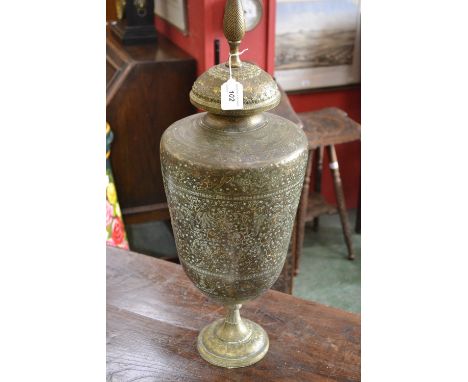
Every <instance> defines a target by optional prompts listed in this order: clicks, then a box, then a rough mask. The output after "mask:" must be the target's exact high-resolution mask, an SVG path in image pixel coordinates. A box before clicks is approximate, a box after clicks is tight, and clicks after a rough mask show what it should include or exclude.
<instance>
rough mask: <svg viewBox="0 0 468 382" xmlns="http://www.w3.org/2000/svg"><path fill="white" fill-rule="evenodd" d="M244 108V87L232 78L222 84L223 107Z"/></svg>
mask: <svg viewBox="0 0 468 382" xmlns="http://www.w3.org/2000/svg"><path fill="white" fill-rule="evenodd" d="M243 108H244V87H243V86H242V84H241V83H240V82H237V81H236V80H235V79H233V78H230V79H229V80H227V81H226V82H225V83H224V84H222V85H221V109H222V110H242V109H243Z"/></svg>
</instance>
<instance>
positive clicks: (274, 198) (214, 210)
mask: <svg viewBox="0 0 468 382" xmlns="http://www.w3.org/2000/svg"><path fill="white" fill-rule="evenodd" d="M244 33H245V22H244V16H243V11H242V5H241V0H228V1H227V3H226V9H225V15H224V34H225V36H226V38H227V40H228V42H229V45H230V49H231V54H232V77H233V78H234V79H235V80H236V81H238V82H240V83H241V84H242V85H243V87H244V92H243V108H242V109H241V110H223V109H222V108H221V102H220V89H221V85H222V84H223V83H225V82H226V81H227V80H228V79H229V78H230V76H229V65H228V64H227V63H223V64H220V65H217V66H214V67H212V68H210V69H209V70H208V71H207V72H205V73H203V74H202V75H201V76H200V77H199V78H198V79H197V80H196V82H195V83H194V85H193V88H192V91H191V92H190V100H191V102H192V104H193V105H195V106H196V107H198V108H199V109H202V110H206V111H207V112H205V113H199V114H196V115H193V116H190V117H187V118H184V119H182V120H180V121H177V122H175V123H174V124H172V125H171V126H170V127H169V128H168V129H167V130H166V131H165V133H164V134H163V136H162V138H161V166H162V173H163V178H164V186H165V191H166V195H167V200H168V205H169V210H170V214H171V220H172V226H173V229H174V236H175V240H176V246H177V252H178V255H179V259H180V263H181V264H182V266H183V268H184V270H185V272H186V274H187V275H188V277H189V278H190V279H191V280H192V282H193V283H194V284H195V285H196V286H197V287H198V288H199V289H200V290H201V291H202V292H203V293H205V294H206V295H207V296H209V297H210V298H212V299H213V300H215V301H216V302H218V303H220V304H222V305H224V306H225V307H226V308H227V315H226V317H225V318H224V319H220V320H217V321H215V322H213V323H211V324H209V325H208V326H206V327H205V328H204V329H203V330H202V331H201V332H200V334H199V336H198V342H197V347H198V351H199V353H200V355H201V356H202V357H203V358H204V359H205V360H207V361H208V362H210V363H212V364H214V365H218V366H223V367H228V368H234V367H242V366H248V365H251V364H253V363H255V362H257V361H259V360H260V359H262V358H263V357H264V356H265V354H266V353H267V351H268V347H269V340H268V335H267V333H266V332H265V330H264V329H263V328H262V327H261V326H260V325H258V324H256V323H255V322H252V321H250V320H247V319H242V318H241V317H240V314H239V309H240V307H241V305H242V304H244V303H245V302H247V301H249V300H252V299H254V298H256V297H257V296H259V295H260V294H261V293H262V292H264V291H266V290H267V289H269V288H270V287H271V286H272V285H273V283H274V282H275V281H276V279H277V278H278V276H279V274H280V273H281V270H282V268H283V265H284V261H285V258H286V255H287V249H288V245H289V241H290V239H291V232H292V228H293V223H294V218H295V215H296V210H297V206H298V203H299V198H300V194H301V190H302V184H303V180H304V173H305V168H306V163H307V139H306V137H305V135H304V133H303V131H302V130H301V129H300V128H298V127H297V126H296V125H295V124H294V123H292V122H290V121H288V120H286V119H284V118H281V117H279V116H276V115H273V114H270V113H265V111H266V110H270V109H272V108H274V107H275V106H276V105H278V103H279V101H280V92H279V90H278V87H277V85H276V83H275V81H274V80H273V79H272V77H271V76H270V75H269V74H268V73H266V72H264V71H263V70H262V69H260V68H259V67H257V66H256V65H253V64H251V63H247V62H242V61H241V60H240V59H239V56H238V55H236V53H238V47H239V45H240V42H241V39H242V38H243V36H244Z"/></svg>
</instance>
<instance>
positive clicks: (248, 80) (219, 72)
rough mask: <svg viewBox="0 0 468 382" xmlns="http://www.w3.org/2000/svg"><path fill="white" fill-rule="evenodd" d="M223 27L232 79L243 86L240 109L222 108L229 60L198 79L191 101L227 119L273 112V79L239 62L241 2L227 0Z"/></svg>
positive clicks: (276, 100) (275, 99)
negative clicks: (268, 111)
mask: <svg viewBox="0 0 468 382" xmlns="http://www.w3.org/2000/svg"><path fill="white" fill-rule="evenodd" d="M223 27H224V35H225V36H226V39H227V40H228V43H229V47H230V57H231V59H230V61H231V68H232V78H233V79H234V80H236V81H237V82H239V83H241V84H242V85H243V108H242V109H239V110H223V109H222V108H221V85H223V84H224V83H225V82H226V81H228V80H229V79H230V78H231V76H230V72H229V61H228V62H226V63H224V64H220V65H216V66H213V67H211V68H210V69H208V71H206V72H205V73H203V74H202V75H201V76H200V77H198V78H197V80H196V81H195V83H194V84H193V87H192V90H191V92H190V102H192V104H193V105H194V106H196V107H198V108H199V109H202V110H206V111H208V112H210V113H213V114H219V115H226V116H242V115H251V114H256V113H259V112H262V111H266V110H270V109H273V108H274V107H275V106H276V105H278V103H279V102H280V98H281V94H280V92H279V89H278V86H277V85H276V82H275V80H274V79H273V78H272V77H271V76H270V75H269V74H268V73H267V72H265V71H264V70H262V69H261V68H259V67H258V66H257V65H254V64H251V63H248V62H242V61H241V60H240V58H239V45H240V43H241V40H242V38H243V37H244V35H245V20H244V11H243V9H242V2H241V0H227V2H226V8H225V11H224V22H223Z"/></svg>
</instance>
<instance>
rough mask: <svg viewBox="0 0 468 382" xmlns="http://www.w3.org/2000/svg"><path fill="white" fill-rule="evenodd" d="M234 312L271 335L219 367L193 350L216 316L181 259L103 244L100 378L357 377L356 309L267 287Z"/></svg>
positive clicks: (207, 381)
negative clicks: (253, 353) (265, 346)
mask: <svg viewBox="0 0 468 382" xmlns="http://www.w3.org/2000/svg"><path fill="white" fill-rule="evenodd" d="M241 313H242V314H243V315H244V317H247V318H250V319H253V320H255V321H256V322H258V323H259V324H261V325H262V326H263V328H265V330H266V331H267V332H268V335H269V337H270V350H269V352H268V354H267V355H266V356H265V358H264V359H263V360H261V361H260V362H258V363H257V364H255V365H253V366H250V367H247V368H240V369H223V368H219V367H216V366H212V365H210V364H208V363H207V362H205V361H204V360H203V359H202V358H200V356H199V355H198V353H197V350H196V338H197V335H198V331H199V330H200V329H201V328H202V327H203V326H204V325H206V324H208V323H209V322H211V321H213V320H214V319H216V318H219V317H221V316H222V308H221V307H220V306H217V305H215V304H213V303H211V302H210V301H209V300H208V299H207V298H206V297H205V296H204V295H202V294H201V293H200V292H199V291H198V290H197V289H196V288H195V286H194V285H193V284H192V283H191V282H190V281H189V279H188V278H187V277H186V276H185V274H184V273H183V270H182V268H181V267H180V265H177V264H173V263H169V262H166V261H162V260H158V259H155V258H152V257H149V256H145V255H142V254H138V253H134V252H129V251H124V250H120V249H115V248H111V247H108V248H107V381H137V380H138V381H139V382H140V381H141V382H149V381H164V382H171V381H184V382H185V381H189V382H191V381H203V382H210V381H220V382H221V381H222V382H227V381H249V382H250V381H328V382H330V381H343V382H344V381H359V380H360V364H361V356H360V352H361V341H360V336H361V326H360V316H359V315H355V314H351V313H346V312H344V311H341V310H338V309H334V308H330V307H326V306H323V305H320V304H317V303H314V302H310V301H305V300H301V299H299V298H296V297H293V296H290V295H287V294H284V293H280V292H276V291H271V290H270V291H268V292H267V293H265V294H264V295H263V296H261V297H259V298H258V299H256V300H255V301H252V302H250V303H248V304H246V305H245V306H244V307H243V308H242V310H241Z"/></svg>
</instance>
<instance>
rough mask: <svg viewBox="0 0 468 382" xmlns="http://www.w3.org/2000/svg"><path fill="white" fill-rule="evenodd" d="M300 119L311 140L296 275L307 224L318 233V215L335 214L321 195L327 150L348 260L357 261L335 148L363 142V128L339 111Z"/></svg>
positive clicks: (300, 215) (312, 113) (328, 111)
mask: <svg viewBox="0 0 468 382" xmlns="http://www.w3.org/2000/svg"><path fill="white" fill-rule="evenodd" d="M298 115H299V118H300V119H301V121H302V123H303V125H304V132H305V133H306V135H307V138H308V139H309V162H308V165H307V172H306V177H305V181H304V187H303V190H302V196H301V201H300V205H299V210H298V227H297V233H296V234H297V247H296V256H295V264H294V269H295V273H296V274H297V269H298V263H299V258H300V255H301V253H302V244H303V241H304V230H305V223H306V222H309V221H313V229H314V230H315V231H316V230H318V226H319V220H318V218H319V216H320V215H323V214H331V213H335V212H336V208H335V207H334V206H332V205H330V204H327V203H326V202H325V199H324V198H323V196H322V195H321V194H320V192H321V182H322V169H323V152H324V149H326V150H327V152H328V155H329V159H330V169H331V171H332V174H333V180H334V186H335V193H336V199H337V204H338V212H339V215H340V220H341V225H342V229H343V235H344V238H345V242H346V246H347V248H348V259H350V260H353V259H354V252H353V246H352V242H351V228H350V224H349V220H348V214H347V211H346V204H345V198H344V194H343V187H342V184H341V177H340V171H339V166H338V159H337V157H336V151H335V145H336V144H339V143H347V142H352V141H356V140H358V139H361V126H360V125H359V124H358V123H357V122H355V121H353V120H352V119H351V118H349V117H348V115H347V114H346V113H345V112H344V111H342V110H340V109H337V108H326V109H322V110H319V111H313V112H308V113H299V114H298ZM314 154H315V156H316V160H317V170H316V172H315V174H314V192H313V193H310V195H309V184H310V176H311V172H312V162H313V157H314Z"/></svg>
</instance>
